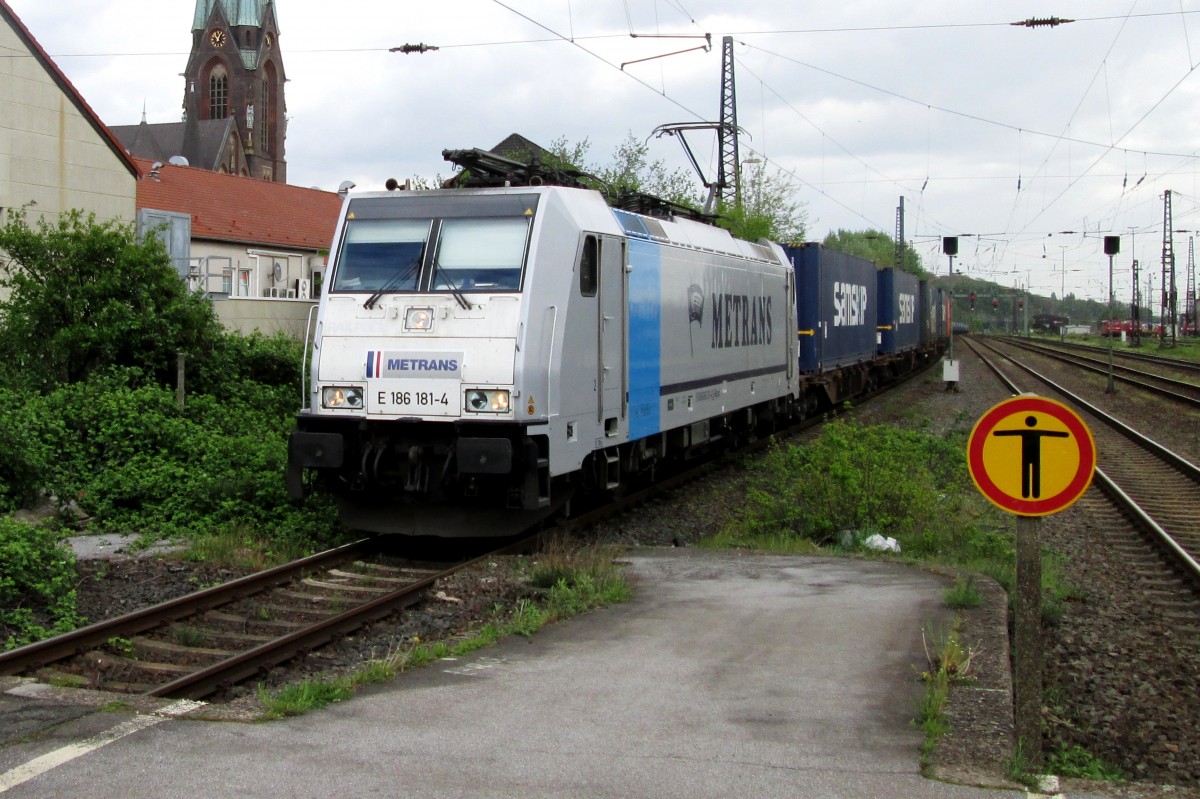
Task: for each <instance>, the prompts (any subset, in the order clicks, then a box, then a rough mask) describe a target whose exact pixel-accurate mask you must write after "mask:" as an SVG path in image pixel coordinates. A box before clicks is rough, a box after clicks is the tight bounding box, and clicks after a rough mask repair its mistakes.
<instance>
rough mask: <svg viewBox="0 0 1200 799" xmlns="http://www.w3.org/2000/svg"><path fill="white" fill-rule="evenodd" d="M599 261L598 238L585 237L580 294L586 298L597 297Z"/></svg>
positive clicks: (581, 262)
mask: <svg viewBox="0 0 1200 799" xmlns="http://www.w3.org/2000/svg"><path fill="white" fill-rule="evenodd" d="M599 261H600V255H599V247H597V245H596V237H595V236H585V237H584V239H583V252H582V253H580V254H579V293H580V294H582V295H583V296H585V297H595V296H596V269H597V264H598V263H599Z"/></svg>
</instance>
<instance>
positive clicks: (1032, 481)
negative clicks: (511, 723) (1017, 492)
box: [992, 416, 1071, 499]
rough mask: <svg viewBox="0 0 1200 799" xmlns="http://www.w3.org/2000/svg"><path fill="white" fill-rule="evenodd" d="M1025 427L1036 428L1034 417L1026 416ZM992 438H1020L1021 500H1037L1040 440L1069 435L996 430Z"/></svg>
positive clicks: (1043, 431) (1039, 477) (1033, 431)
mask: <svg viewBox="0 0 1200 799" xmlns="http://www.w3.org/2000/svg"><path fill="white" fill-rule="evenodd" d="M1025 425H1026V426H1027V427H1030V428H1033V427H1037V417H1036V416H1026V417H1025ZM992 435H994V436H1020V437H1021V498H1022V499H1029V498H1030V497H1033V498H1034V499H1038V498H1039V497H1041V495H1042V439H1043V438H1070V437H1071V434H1070V433H1064V432H1059V431H1055V430H997V431H995V432H994V433H992Z"/></svg>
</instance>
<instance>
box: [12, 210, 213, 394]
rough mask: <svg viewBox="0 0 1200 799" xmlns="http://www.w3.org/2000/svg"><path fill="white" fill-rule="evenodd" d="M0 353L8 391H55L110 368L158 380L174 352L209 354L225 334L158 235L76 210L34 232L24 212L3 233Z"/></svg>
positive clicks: (167, 373)
mask: <svg viewBox="0 0 1200 799" xmlns="http://www.w3.org/2000/svg"><path fill="white" fill-rule="evenodd" d="M0 253H5V254H7V256H8V263H7V264H4V263H0V287H4V288H7V289H9V290H10V292H11V293H10V295H9V296H8V297H7V298H6V299H3V300H0V351H2V352H4V354H5V358H4V361H3V366H2V367H0V369H3V370H4V373H3V374H0V378H3V379H4V380H5V381H6V382H7V383H8V384H9V385H18V384H19V385H21V386H22V387H24V388H30V387H34V388H41V389H45V388H49V387H52V386H54V385H56V384H60V383H71V382H75V381H79V380H82V379H85V378H86V377H87V376H88V375H89V374H91V373H93V372H95V371H98V370H101V369H104V368H106V367H111V366H117V367H137V368H139V369H141V370H142V371H143V372H144V373H145V374H146V375H148V376H152V377H154V378H156V379H157V380H158V381H159V382H160V383H166V382H169V381H170V380H171V379H172V377H173V374H174V369H175V359H176V353H177V352H184V353H188V354H191V355H199V354H201V353H207V352H210V351H211V350H212V348H213V346H214V344H215V342H216V341H217V340H218V338H219V337H220V335H221V330H220V325H219V323H218V322H217V320H216V318H215V316H214V315H213V312H212V304H211V303H210V302H209V301H208V300H207V299H205V298H204V297H202V296H200V295H198V294H193V293H190V292H189V291H188V289H187V287H186V286H185V285H184V283H183V281H182V280H180V279H179V275H178V273H177V272H176V271H175V269H174V268H172V266H171V262H170V258H169V256H168V255H167V252H166V250H165V249H164V247H163V244H162V242H161V241H159V239H158V237H156V236H147V237H146V238H145V239H144V240H141V241H139V240H138V238H137V236H136V235H135V233H134V230H133V226H132V225H128V224H122V223H119V222H104V223H97V222H96V219H95V216H94V215H88V216H87V217H84V216H83V214H82V213H81V212H80V211H71V212H69V213H66V214H64V215H62V216H61V217H59V219H58V220H57V222H54V223H51V222H47V221H46V220H45V219H40V220H39V221H38V223H37V226H36V228H31V227H30V226H29V225H28V224H27V223H26V221H25V214H24V212H23V210H17V209H14V210H10V211H9V216H8V220H7V222H6V223H5V224H4V226H3V227H0Z"/></svg>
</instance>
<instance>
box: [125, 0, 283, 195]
mask: <svg viewBox="0 0 1200 799" xmlns="http://www.w3.org/2000/svg"><path fill="white" fill-rule="evenodd" d="M183 75H184V95H183V121H182V122H172V123H166V124H153V125H151V124H147V123H146V122H145V120H144V119H143V121H142V123H141V124H140V125H124V126H114V127H113V128H112V130H113V133H114V134H116V136H117V137H118V138H119V139H120V140H121V142H122V144H124V145H125V147H126V149H127V150H128V151H129V152H130V153H131V154H132V155H134V156H136V157H139V158H146V159H150V160H156V161H162V162H164V163H166V162H169V161H170V160H171V159H172V158H173V157H176V156H182V157H183V158H184V159H186V161H187V163H188V164H189V165H191V166H194V167H199V168H201V169H207V170H210V171H213V172H225V173H228V174H233V175H243V176H246V177H253V178H258V179H260V180H269V181H275V182H279V183H284V182H286V181H287V159H286V156H285V151H284V144H285V140H286V138H287V103H286V101H285V98H284V88H285V85H286V81H287V77H286V73H285V71H284V67H283V55H282V53H281V52H280V47H279V22H278V20H277V18H276V16H275V2H274V0H196V11H195V14H194V16H193V19H192V46H191V53H190V54H189V56H188V61H187V66H186V68H185V69H184V72H183ZM176 163H179V161H178V160H177V161H176Z"/></svg>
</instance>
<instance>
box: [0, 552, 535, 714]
mask: <svg viewBox="0 0 1200 799" xmlns="http://www.w3.org/2000/svg"><path fill="white" fill-rule="evenodd" d="M529 543H530V542H529V541H528V540H527V539H526V540H522V541H519V542H517V543H516V544H507V545H506V546H505V547H503V548H501V549H500V550H497V551H495V552H489V553H487V554H485V555H482V556H480V557H477V558H473V559H471V560H464V561H461V562H458V563H454V564H441V563H428V562H406V561H403V560H399V559H396V558H392V557H388V556H386V555H385V554H384V553H383V551H382V546H383V539H380V538H373V539H364V540H362V541H358V542H355V543H352V544H347V545H345V546H342V547H339V548H337V549H332V550H329V551H327V552H323V553H320V554H317V555H313V556H310V557H307V558H303V559H301V560H298V561H293V562H292V563H288V564H284V565H282V566H278V567H276V568H273V569H268V570H266V571H263V572H258V573H255V574H252V575H248V576H246V577H242V578H240V579H237V580H233V581H230V582H228V583H225V584H222V585H219V586H215V587H213V588H208V589H205V590H202V591H198V592H196V593H193V594H189V595H187V596H183V597H180V598H178V599H174V600H171V601H168V602H164V603H161V604H158V605H154V606H152V607H148V608H145V609H142V610H138V611H134V612H132V613H128V614H125V615H123V616H119V617H117V618H114V619H109V620H107V621H103V622H100V623H97V624H93V625H89V626H87V627H83V628H80V629H78V630H75V631H73V632H70V633H67V634H64V635H60V636H56V637H54V638H49V639H46V640H44V641H39V642H37V643H34V644H30V645H28V646H25V647H21V648H18V649H14V650H11V651H9V652H4V653H2V654H0V674H36V675H38V676H39V677H41V678H43V679H49V680H58V681H63V682H66V683H75V684H78V683H80V682H82V683H83V684H86V685H87V686H88V687H92V688H99V689H104V690H110V691H118V692H125V693H138V694H144V695H148V696H159V697H171V698H185V699H201V698H206V697H209V696H212V695H214V694H218V693H219V692H221V691H222V690H224V689H227V688H229V687H231V686H233V685H235V684H237V683H238V682H241V681H243V680H246V679H248V678H250V677H253V676H255V675H260V674H262V673H264V672H265V671H266V670H268V669H270V668H271V667H273V666H276V665H278V664H280V663H283V662H285V661H288V660H291V659H292V658H295V657H296V656H298V655H300V654H303V653H305V652H308V651H311V650H313V649H316V648H318V647H320V646H322V645H323V644H325V643H328V642H329V641H331V640H333V639H334V638H336V637H338V636H343V635H347V634H349V633H351V632H353V631H354V630H356V629H359V628H361V627H362V626H364V625H366V624H369V623H371V622H373V621H376V620H378V619H380V618H383V617H385V616H388V615H390V614H392V613H395V612H397V611H399V610H402V609H403V608H405V607H408V606H411V605H413V604H415V603H417V602H419V601H421V600H422V599H423V598H424V597H425V595H426V592H427V591H428V589H429V588H430V587H431V586H433V585H434V584H435V583H436V582H437V581H438V580H439V579H442V578H444V577H447V576H449V575H450V574H453V573H454V572H455V571H458V570H460V569H464V568H467V567H469V566H471V565H473V564H475V563H478V562H480V561H482V560H484V559H486V558H488V557H492V556H495V555H496V554H500V553H504V552H508V551H512V550H516V549H518V548H521V547H525V546H528V545H529Z"/></svg>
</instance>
